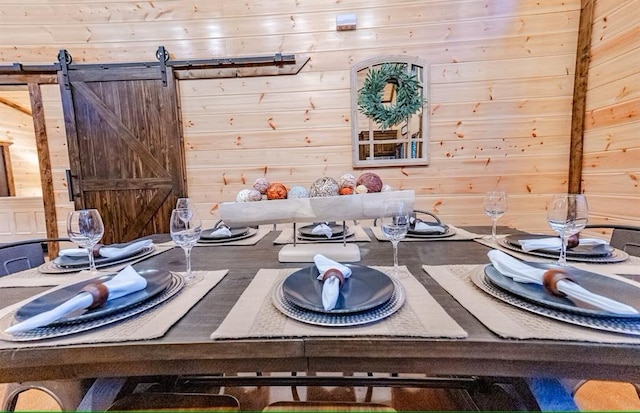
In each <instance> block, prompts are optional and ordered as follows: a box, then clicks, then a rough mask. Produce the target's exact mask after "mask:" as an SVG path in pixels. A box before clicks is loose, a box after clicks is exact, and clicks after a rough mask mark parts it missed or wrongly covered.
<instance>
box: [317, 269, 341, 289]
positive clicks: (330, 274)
mask: <svg viewBox="0 0 640 413" xmlns="http://www.w3.org/2000/svg"><path fill="white" fill-rule="evenodd" d="M329 277H336V278H338V280H339V281H340V287H342V284H344V275H342V271H340V270H339V269H337V268H329V269H328V270H327V271H325V272H324V274H323V276H322V281H323V282H324V281H325V280H326V279H327V278H329Z"/></svg>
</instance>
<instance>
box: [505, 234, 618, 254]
mask: <svg viewBox="0 0 640 413" xmlns="http://www.w3.org/2000/svg"><path fill="white" fill-rule="evenodd" d="M518 243H520V246H521V247H522V250H523V251H535V250H539V249H557V250H559V249H560V247H561V246H562V245H561V244H562V241H561V239H560V238H559V237H550V238H534V239H521V240H519V241H518ZM606 244H607V241H605V240H603V239H599V238H580V244H579V245H587V246H589V245H591V246H594V247H595V246H598V245H606Z"/></svg>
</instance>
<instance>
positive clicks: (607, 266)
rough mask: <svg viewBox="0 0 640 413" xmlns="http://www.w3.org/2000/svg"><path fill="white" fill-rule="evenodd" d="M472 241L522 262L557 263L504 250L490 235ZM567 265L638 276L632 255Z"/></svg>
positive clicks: (639, 268) (637, 259)
mask: <svg viewBox="0 0 640 413" xmlns="http://www.w3.org/2000/svg"><path fill="white" fill-rule="evenodd" d="M505 236H506V235H499V236H498V239H501V238H504V237H505ZM474 241H475V242H477V243H479V244H482V245H485V246H487V247H490V248H493V249H497V250H500V251H503V252H505V253H507V254H509V255H511V256H513V257H516V258H518V259H520V260H522V261H529V262H549V263H553V262H557V261H558V259H557V258H545V257H538V256H535V255H530V254H526V253H523V252H518V251H514V250H512V249H509V248H505V247H503V246H502V245H501V244H500V243H496V242H494V241H493V239H492V238H491V236H490V235H488V236H484V237H481V238H477V239H475V240H474ZM569 265H571V266H572V267H576V268H580V269H582V270H585V271H591V272H595V273H598V274H606V275H611V276H616V275H617V274H630V275H640V257H635V256H633V255H631V256H629V258H627V260H625V261H623V262H611V263H592V262H574V261H570V262H569Z"/></svg>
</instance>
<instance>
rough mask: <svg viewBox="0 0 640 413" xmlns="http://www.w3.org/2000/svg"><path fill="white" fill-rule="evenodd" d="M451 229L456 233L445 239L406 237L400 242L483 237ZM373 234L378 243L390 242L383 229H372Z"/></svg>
mask: <svg viewBox="0 0 640 413" xmlns="http://www.w3.org/2000/svg"><path fill="white" fill-rule="evenodd" d="M449 228H450V229H451V230H453V231H455V232H456V233H455V234H453V235H450V236H445V237H434V238H418V237H404V238H403V239H402V241H400V242H415V241H420V242H421V241H470V240H473V239H476V238H479V237H481V236H482V235H479V234H474V233H473V232H469V231H467V230H465V229H462V228H458V227H454V226H453V225H449ZM371 232H372V233H373V236H374V237H376V239H377V240H378V241H389V239H388V238H387V237H385V236H384V234H383V233H382V229H381V228H380V227H371Z"/></svg>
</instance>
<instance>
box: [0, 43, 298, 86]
mask: <svg viewBox="0 0 640 413" xmlns="http://www.w3.org/2000/svg"><path fill="white" fill-rule="evenodd" d="M169 57H170V55H169V52H168V51H167V49H166V48H165V47H164V46H160V47H158V49H157V50H156V59H157V61H155V62H132V63H100V64H91V63H89V64H74V63H73V58H72V57H71V54H70V53H69V52H68V51H67V50H65V49H61V50H60V51H59V52H58V62H57V63H54V64H52V65H23V64H21V63H14V64H13V65H11V66H0V74H36V73H38V74H47V73H49V74H55V73H56V72H61V73H62V81H63V82H64V87H65V88H67V89H68V88H69V87H70V86H69V72H70V71H72V70H74V69H109V68H118V67H159V68H160V72H161V74H162V80H163V83H164V84H166V75H167V68H168V67H171V68H173V72H174V75H175V77H176V78H178V79H212V78H229V77H254V76H277V75H295V74H297V73H298V72H300V70H301V69H302V68H303V67H304V65H305V64H307V62H308V61H309V60H310V59H309V57H305V56H302V57H300V56H298V58H296V55H292V54H282V53H275V54H273V55H270V56H251V57H224V58H215V59H198V60H171V59H170V58H169Z"/></svg>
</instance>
